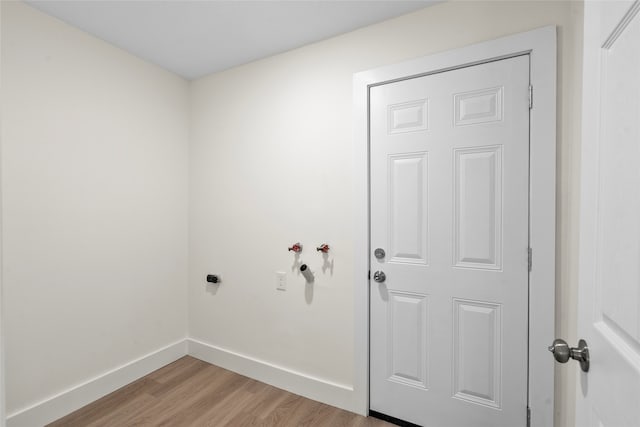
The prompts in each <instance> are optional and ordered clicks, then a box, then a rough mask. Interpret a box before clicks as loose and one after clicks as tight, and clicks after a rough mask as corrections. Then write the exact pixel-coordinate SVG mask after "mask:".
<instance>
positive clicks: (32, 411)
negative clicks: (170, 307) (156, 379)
mask: <svg viewBox="0 0 640 427" xmlns="http://www.w3.org/2000/svg"><path fill="white" fill-rule="evenodd" d="M186 354H187V342H186V340H180V341H177V342H175V343H173V344H170V345H168V346H166V347H164V348H161V349H159V350H157V351H154V352H152V353H149V354H147V355H146V356H143V357H141V358H139V359H136V360H134V361H132V362H129V363H127V364H125V365H122V366H119V367H117V368H115V369H113V370H111V371H109V372H107V373H105V374H102V375H99V376H97V377H95V378H92V379H90V380H88V381H86V382H84V383H83V384H80V385H77V386H75V387H73V388H71V389H69V390H66V391H63V392H62V393H59V394H57V395H55V396H52V397H50V398H48V399H45V400H43V401H42V402H38V403H36V404H35V405H32V406H30V407H28V408H25V409H23V410H20V411H18V412H15V413H13V414H10V415H9V416H8V417H7V427H36V426H43V425H45V424H48V423H50V422H52V421H55V420H57V419H59V418H61V417H63V416H65V415H67V414H70V413H71V412H73V411H75V410H77V409H80V408H82V407H83V406H85V405H87V404H89V403H91V402H93V401H95V400H97V399H99V398H101V397H103V396H105V395H107V394H109V393H111V392H113V391H116V390H117V389H119V388H121V387H123V386H125V385H127V384H129V383H131V382H133V381H135V380H137V379H139V378H141V377H143V376H145V375H147V374H150V373H151V372H153V371H155V370H156V369H160V368H162V367H163V366H165V365H168V364H169V363H171V362H174V361H176V360H178V359H179V358H181V357H183V356H185V355H186Z"/></svg>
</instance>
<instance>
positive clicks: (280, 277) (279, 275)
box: [276, 271, 287, 291]
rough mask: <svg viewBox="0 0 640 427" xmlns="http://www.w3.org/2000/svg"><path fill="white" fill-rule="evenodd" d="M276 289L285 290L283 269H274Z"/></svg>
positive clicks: (285, 279)
mask: <svg viewBox="0 0 640 427" xmlns="http://www.w3.org/2000/svg"><path fill="white" fill-rule="evenodd" d="M276 289H277V290H279V291H286V290H287V273H285V272H284V271H276Z"/></svg>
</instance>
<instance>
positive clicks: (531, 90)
mask: <svg viewBox="0 0 640 427" xmlns="http://www.w3.org/2000/svg"><path fill="white" fill-rule="evenodd" d="M532 108H533V86H531V85H529V109H530V110H531V109H532Z"/></svg>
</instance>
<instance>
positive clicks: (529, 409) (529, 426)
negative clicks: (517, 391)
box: [527, 406, 531, 427]
mask: <svg viewBox="0 0 640 427" xmlns="http://www.w3.org/2000/svg"><path fill="white" fill-rule="evenodd" d="M527 427H531V408H529V407H528V406H527Z"/></svg>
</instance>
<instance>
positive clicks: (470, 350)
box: [453, 299, 502, 408]
mask: <svg viewBox="0 0 640 427" xmlns="http://www.w3.org/2000/svg"><path fill="white" fill-rule="evenodd" d="M453 324H454V328H453V334H454V337H453V343H454V348H453V353H454V357H453V358H454V365H453V395H454V397H456V398H458V399H462V400H466V401H468V402H473V403H477V404H481V405H485V406H489V407H492V408H500V398H501V377H500V376H501V375H500V373H501V368H502V367H501V350H502V324H501V307H500V305H499V304H493V303H487V302H479V301H468V300H461V299H454V300H453Z"/></svg>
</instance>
